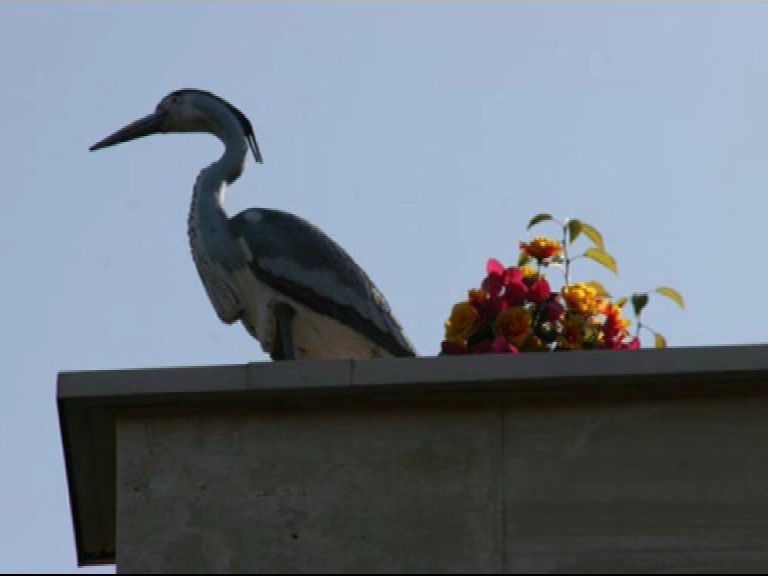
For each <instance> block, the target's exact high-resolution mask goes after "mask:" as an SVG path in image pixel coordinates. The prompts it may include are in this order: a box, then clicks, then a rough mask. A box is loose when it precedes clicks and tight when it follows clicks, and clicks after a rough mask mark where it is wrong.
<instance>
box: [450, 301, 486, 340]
mask: <svg viewBox="0 0 768 576" xmlns="http://www.w3.org/2000/svg"><path fill="white" fill-rule="evenodd" d="M479 323H480V313H479V312H478V311H477V308H475V307H474V306H472V304H470V303H469V302H459V303H458V304H455V305H454V306H453V310H451V317H450V318H449V319H448V321H447V322H446V323H445V339H446V340H448V341H450V342H459V341H461V340H464V339H465V338H467V337H469V336H471V335H472V332H474V331H475V329H476V328H477V325H478V324H479Z"/></svg>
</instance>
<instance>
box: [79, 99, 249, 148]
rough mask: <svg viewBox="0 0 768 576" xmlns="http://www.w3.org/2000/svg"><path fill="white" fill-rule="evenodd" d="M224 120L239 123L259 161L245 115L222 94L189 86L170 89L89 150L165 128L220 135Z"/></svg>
mask: <svg viewBox="0 0 768 576" xmlns="http://www.w3.org/2000/svg"><path fill="white" fill-rule="evenodd" d="M225 122H232V123H235V124H236V125H239V128H240V129H241V130H242V133H243V137H244V138H245V140H246V141H247V142H248V145H249V146H250V148H251V152H253V157H254V158H255V159H256V162H261V161H262V159H261V152H260V151H259V146H258V144H257V143H256V138H255V137H254V135H253V126H251V122H250V120H248V118H247V117H246V115H245V114H243V113H242V112H241V111H240V110H238V109H237V108H235V107H234V106H233V105H232V104H230V103H229V102H227V101H226V100H224V99H223V98H220V97H218V96H216V95H215V94H211V93H210V92H206V91H204V90H195V89H192V88H187V89H184V90H176V91H175V92H171V93H170V94H168V96H166V97H165V98H163V99H162V100H160V103H159V104H158V105H157V107H156V108H155V111H154V112H153V113H152V114H149V115H148V116H144V117H143V118H140V119H139V120H136V121H135V122H131V123H130V124H128V125H127V126H125V127H124V128H121V129H120V130H118V131H117V132H115V133H114V134H112V135H111V136H107V137H106V138H104V139H103V140H101V141H100V142H97V143H96V144H94V145H93V146H91V148H90V150H91V152H93V151H96V150H101V149H102V148H108V147H109V146H114V145H116V144H122V143H123V142H128V141H129V140H135V139H136V138H141V137H143V136H151V135H152V134H165V133H169V132H208V133H211V134H216V135H220V132H221V128H222V126H223V124H224V123H225Z"/></svg>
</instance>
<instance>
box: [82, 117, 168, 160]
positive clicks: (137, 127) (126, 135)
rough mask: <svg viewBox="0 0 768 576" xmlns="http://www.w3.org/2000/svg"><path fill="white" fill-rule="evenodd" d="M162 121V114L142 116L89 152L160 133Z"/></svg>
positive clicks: (94, 146) (98, 143) (97, 144)
mask: <svg viewBox="0 0 768 576" xmlns="http://www.w3.org/2000/svg"><path fill="white" fill-rule="evenodd" d="M163 120H165V114H164V113H163V112H154V113H153V114H150V115H149V116H144V118H141V119H140V120H136V121H135V122H131V123H130V124H128V126H126V127H124V128H121V129H120V130H118V131H117V132H115V133H114V134H112V135H111V136H107V137H106V138H104V140H102V141H101V142H97V143H96V144H94V145H93V146H91V147H90V151H91V152H94V151H96V150H101V149H102V148H108V147H109V146H114V145H115V144H122V143H123V142H128V141H129V140H135V139H136V138H141V137H142V136H149V135H151V134H157V133H158V132H160V128H161V127H162V124H163Z"/></svg>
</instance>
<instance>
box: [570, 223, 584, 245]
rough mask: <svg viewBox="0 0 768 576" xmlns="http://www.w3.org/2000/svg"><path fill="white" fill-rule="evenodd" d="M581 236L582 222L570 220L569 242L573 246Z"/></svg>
mask: <svg viewBox="0 0 768 576" xmlns="http://www.w3.org/2000/svg"><path fill="white" fill-rule="evenodd" d="M579 234H581V222H579V221H578V220H568V242H569V243H570V244H573V241H574V240H576V238H578V237H579Z"/></svg>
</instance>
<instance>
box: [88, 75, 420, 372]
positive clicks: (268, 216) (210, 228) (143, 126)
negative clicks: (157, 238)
mask: <svg viewBox="0 0 768 576" xmlns="http://www.w3.org/2000/svg"><path fill="white" fill-rule="evenodd" d="M185 132H198V133H207V134H211V135H213V136H216V137H218V139H219V140H220V141H221V142H222V143H223V145H224V153H223V154H222V156H221V157H220V158H219V159H218V160H216V161H215V162H213V163H212V164H210V165H209V166H207V167H205V168H203V169H202V170H201V171H200V173H199V175H198V176H197V179H196V181H195V184H194V187H193V191H192V203H191V206H190V210H189V217H188V219H187V232H188V236H189V243H190V248H191V252H192V258H193V260H194V263H195V265H196V268H197V271H198V274H199V276H200V279H201V280H202V284H203V286H204V288H205V291H206V293H207V294H208V297H209V299H210V301H211V304H212V305H213V308H214V310H215V311H216V314H217V315H218V317H219V319H220V320H221V321H222V322H224V323H225V324H233V323H235V322H237V321H238V320H239V321H240V322H241V323H242V325H243V326H244V327H245V329H246V330H247V331H248V333H249V334H250V335H251V336H253V337H254V338H255V339H256V340H258V341H259V343H260V344H261V348H262V350H263V351H264V352H266V353H267V354H269V356H270V358H271V359H272V360H273V361H283V360H302V359H327V358H351V359H368V358H383V357H412V356H415V355H416V352H415V349H414V347H413V344H412V343H411V342H410V341H409V339H408V338H407V336H406V335H405V334H404V332H403V329H402V327H401V325H400V323H399V322H398V321H397V319H396V318H395V316H394V315H393V313H392V311H391V309H390V306H389V304H388V303H387V301H386V299H385V298H384V295H383V294H382V293H381V291H380V290H379V289H378V288H377V287H376V285H375V284H374V283H373V282H372V281H371V279H370V278H369V277H368V275H367V274H366V273H365V271H364V270H363V269H362V268H361V267H360V266H359V265H358V264H357V263H356V262H355V261H354V260H353V259H352V257H350V256H349V254H348V253H347V252H346V251H345V250H344V249H343V248H342V247H341V246H340V245H339V244H337V243H336V242H335V241H334V240H333V239H331V238H330V237H329V236H328V235H326V234H325V233H324V232H323V231H322V230H320V228H318V227H317V226H315V225H313V224H311V223H310V222H308V221H307V220H305V219H303V218H301V217H299V216H296V215H294V214H291V213H288V212H284V211H280V210H275V209H271V208H251V209H248V210H244V211H242V212H240V213H239V214H237V215H236V216H234V217H231V218H230V217H228V215H227V213H226V211H225V209H224V197H225V193H226V191H227V189H228V188H229V186H231V185H232V184H233V183H234V182H235V181H236V180H237V179H238V178H240V176H241V175H242V174H243V172H244V170H245V167H246V165H247V162H248V156H249V150H250V153H252V154H253V158H254V159H255V161H256V162H257V163H262V156H261V152H260V150H259V146H258V144H257V142H256V138H255V136H254V131H253V126H252V125H251V122H250V120H249V119H248V118H247V116H246V115H245V114H244V113H243V112H241V111H240V110H239V109H238V108H236V107H235V106H233V105H232V104H230V103H229V102H227V101H226V100H224V99H223V98H221V97H219V96H217V95H215V94H213V93H212V92H208V91H205V90H199V89H194V88H185V89H182V90H176V91H174V92H171V93H170V94H168V95H167V96H165V97H164V98H162V100H160V102H159V104H157V106H156V108H155V111H154V112H152V113H151V114H149V115H147V116H144V117H143V118H140V119H139V120H136V121H134V122H132V123H130V124H128V125H126V126H125V127H123V128H121V129H119V130H117V131H116V132H115V133H113V134H112V135H110V136H107V137H106V138H104V139H102V140H100V141H99V142H97V143H96V144H94V145H93V146H91V147H90V150H91V151H96V150H101V149H103V148H108V147H110V146H115V145H117V144H121V143H124V142H128V141H131V140H135V139H137V138H142V137H145V136H150V135H154V134H163V133H185Z"/></svg>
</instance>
